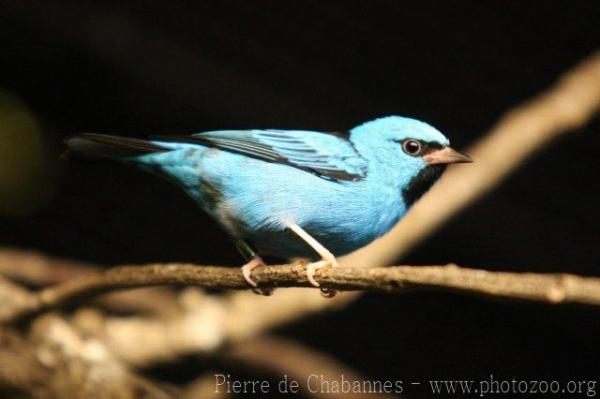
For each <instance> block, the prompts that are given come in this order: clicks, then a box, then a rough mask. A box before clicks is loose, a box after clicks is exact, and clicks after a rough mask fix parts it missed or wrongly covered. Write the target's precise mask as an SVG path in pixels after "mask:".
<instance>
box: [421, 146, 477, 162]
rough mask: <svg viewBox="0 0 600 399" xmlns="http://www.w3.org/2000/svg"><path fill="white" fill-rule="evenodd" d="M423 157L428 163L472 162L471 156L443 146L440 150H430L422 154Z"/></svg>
mask: <svg viewBox="0 0 600 399" xmlns="http://www.w3.org/2000/svg"><path fill="white" fill-rule="evenodd" d="M423 159H425V161H426V162H427V163H428V164H429V165H437V164H449V163H467V162H473V160H472V159H471V157H469V156H468V155H465V154H462V153H460V152H458V151H456V150H455V149H453V148H451V147H444V148H442V149H441V150H437V151H433V152H430V153H429V154H427V155H425V156H423Z"/></svg>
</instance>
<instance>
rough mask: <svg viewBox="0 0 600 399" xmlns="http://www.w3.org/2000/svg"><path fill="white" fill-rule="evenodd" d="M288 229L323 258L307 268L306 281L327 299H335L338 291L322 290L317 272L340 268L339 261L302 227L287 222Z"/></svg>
mask: <svg viewBox="0 0 600 399" xmlns="http://www.w3.org/2000/svg"><path fill="white" fill-rule="evenodd" d="M286 226H287V228H289V229H290V230H292V231H293V232H294V233H295V234H296V235H297V236H298V237H300V238H301V239H302V240H304V242H306V243H307V244H308V245H310V247H311V248H312V249H314V250H315V252H316V253H318V254H319V255H320V256H321V258H322V259H321V260H320V261H317V262H313V263H309V264H308V265H307V266H306V279H307V280H308V282H309V283H310V284H311V285H312V286H313V287H317V288H320V289H321V294H322V295H323V296H325V297H328V298H331V297H334V296H335V294H336V293H337V291H336V290H331V289H328V288H321V285H320V284H319V282H318V281H317V280H315V272H316V271H317V270H319V269H322V268H324V267H334V266H339V264H338V261H337V259H336V258H335V256H334V255H333V254H332V253H331V252H330V251H329V250H328V249H327V248H325V247H324V246H323V245H322V244H321V243H320V242H318V241H317V240H315V239H314V238H313V237H312V236H311V235H310V234H308V233H307V232H306V231H305V230H304V229H303V228H302V227H300V226H299V225H297V224H296V223H292V222H287V223H286Z"/></svg>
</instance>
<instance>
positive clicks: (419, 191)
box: [402, 164, 446, 208]
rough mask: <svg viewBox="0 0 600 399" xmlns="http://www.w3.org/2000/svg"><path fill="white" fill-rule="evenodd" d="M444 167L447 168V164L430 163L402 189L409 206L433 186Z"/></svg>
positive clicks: (405, 201) (403, 196)
mask: <svg viewBox="0 0 600 399" xmlns="http://www.w3.org/2000/svg"><path fill="white" fill-rule="evenodd" d="M444 169H446V165H441V164H440V165H429V166H426V167H425V168H424V169H423V170H421V171H420V172H419V174H418V175H416V176H415V177H413V179H412V180H411V181H410V184H409V185H408V187H407V188H405V189H404V190H402V198H403V199H404V203H405V204H406V207H407V208H409V207H410V206H412V204H414V203H415V202H416V201H417V200H418V199H419V198H421V196H422V195H423V194H425V193H426V192H427V190H429V189H430V188H431V186H432V185H433V183H435V182H436V181H437V179H439V178H440V176H441V175H442V172H443V171H444Z"/></svg>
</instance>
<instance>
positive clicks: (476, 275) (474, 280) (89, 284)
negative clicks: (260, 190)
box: [0, 263, 600, 321]
mask: <svg viewBox="0 0 600 399" xmlns="http://www.w3.org/2000/svg"><path fill="white" fill-rule="evenodd" d="M253 277H254V279H255V280H256V282H257V283H258V285H259V286H260V287H264V288H267V287H310V284H309V282H308V281H307V279H306V267H305V265H304V264H300V263H297V264H292V265H279V266H269V267H264V268H260V269H257V270H255V271H254V273H253ZM316 278H317V280H318V281H320V282H321V284H322V285H323V286H324V287H328V288H335V289H338V290H345V291H348V290H371V291H380V292H404V291H406V290H407V289H443V290H451V291H455V292H460V293H470V294H476V295H483V296H492V297H504V298H513V299H520V300H528V301H537V302H547V303H566V302H573V303H581V304H588V305H600V278H594V277H579V276H576V275H571V274H536V273H510V272H491V271H485V270H479V269H468V268H462V267H458V266H456V265H446V266H395V267H387V268H358V267H338V268H326V269H320V270H318V271H317V274H316ZM173 284H174V285H193V286H200V287H204V288H216V289H242V290H243V289H248V288H249V286H248V284H247V283H246V281H245V280H244V277H243V276H242V273H241V271H240V270H239V269H238V268H231V267H219V266H198V265H190V264H166V265H163V264H151V265H145V266H118V267H114V268H111V269H107V270H105V271H101V272H96V273H91V274H89V275H86V276H82V277H79V278H75V279H72V280H69V281H67V282H64V283H62V284H58V285H56V286H53V287H49V288H46V289H43V290H41V291H39V292H37V293H35V294H33V300H28V301H19V302H17V303H16V306H13V311H12V312H9V311H8V309H4V311H3V312H0V321H13V320H18V319H20V318H22V317H24V316H28V315H31V314H34V313H37V312H40V311H43V310H46V309H50V308H54V307H58V306H62V305H66V304H70V303H74V302H78V301H81V300H86V299H90V298H92V297H95V296H97V295H100V294H103V293H106V292H110V291H114V290H119V289H123V288H131V287H147V286H155V285H173Z"/></svg>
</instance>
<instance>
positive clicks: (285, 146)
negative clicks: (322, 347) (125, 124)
mask: <svg viewBox="0 0 600 399" xmlns="http://www.w3.org/2000/svg"><path fill="white" fill-rule="evenodd" d="M66 144H67V145H68V147H69V148H70V151H69V152H70V153H73V154H74V155H77V156H79V157H82V158H86V159H107V160H116V161H120V162H122V163H125V164H130V165H134V166H136V167H138V168H140V169H143V170H145V171H148V172H152V173H155V174H157V175H160V176H164V177H166V178H167V179H169V180H171V181H172V182H174V183H176V184H177V185H179V186H180V187H181V188H183V190H184V191H185V192H186V193H187V194H188V195H189V196H191V197H192V198H193V199H194V200H195V201H196V202H197V203H198V204H199V205H200V206H201V207H202V209H203V210H204V211H205V212H206V213H208V214H209V215H211V216H212V217H213V218H214V219H216V220H217V222H218V223H220V225H221V226H222V227H223V228H224V229H225V230H226V231H227V232H228V233H229V234H230V235H231V236H233V237H235V238H236V239H238V240H241V241H240V242H242V243H248V244H249V245H247V244H246V245H245V248H254V250H255V251H256V252H254V251H251V252H250V253H251V258H252V259H250V261H249V262H248V263H247V264H245V265H244V266H242V271H243V274H244V277H245V279H246V281H247V282H248V284H250V285H251V286H253V287H256V283H255V282H254V281H253V280H252V277H251V272H252V270H253V269H254V268H256V267H259V266H264V265H265V263H264V262H263V260H262V259H261V257H260V256H259V255H258V254H263V255H273V256H277V257H282V258H292V257H303V258H310V259H311V260H313V262H312V263H310V264H309V266H308V268H307V278H308V280H309V281H310V283H311V284H312V285H313V286H315V287H319V283H318V282H317V281H316V280H315V278H314V274H315V271H316V270H317V269H319V268H322V267H326V266H337V261H336V256H339V255H344V254H346V253H349V252H351V251H354V250H356V249H358V248H360V247H362V246H364V245H366V244H368V243H370V242H371V241H373V240H375V239H376V238H378V237H380V236H382V235H383V234H385V233H386V232H387V231H389V230H390V229H391V228H392V227H393V226H394V225H395V224H396V222H398V220H399V219H400V218H401V217H402V216H403V215H404V214H406V212H407V210H408V209H409V208H410V206H411V205H412V204H413V203H414V202H415V201H416V200H417V199H418V198H419V197H421V196H422V195H423V194H424V193H425V192H426V191H427V190H428V189H429V188H430V187H431V186H432V185H433V183H435V181H436V180H437V179H438V178H439V177H440V175H441V174H442V172H443V171H444V169H445V167H446V165H447V164H451V163H458V162H471V159H470V158H469V157H468V156H466V155H464V154H461V153H459V152H458V151H456V150H454V149H452V148H451V147H449V141H448V139H447V138H446V137H445V136H444V135H443V134H442V133H440V132H439V131H438V130H436V129H435V128H433V127H432V126H430V125H428V124H426V123H423V122H420V121H418V120H415V119H410V118H404V117H399V116H389V117H385V118H380V119H376V120H373V121H370V122H366V123H364V124H362V125H360V126H357V127H355V128H353V129H352V130H350V132H348V133H323V132H313V131H302V130H274V129H266V130H220V131H208V132H203V133H197V134H193V135H190V136H166V137H156V138H152V139H150V140H140V139H133V138H126V137H118V136H112V135H104V134H93V133H84V134H79V135H75V136H72V137H70V138H68V139H67V140H66Z"/></svg>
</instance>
